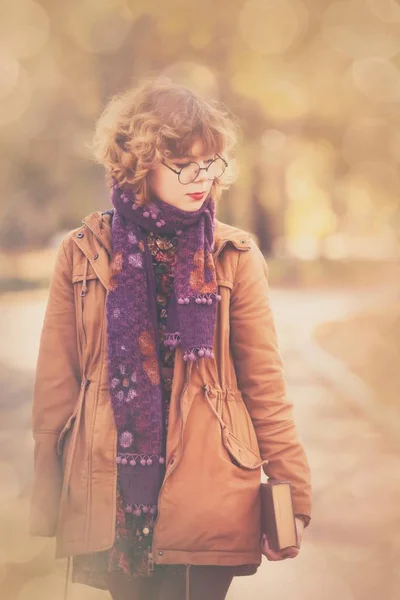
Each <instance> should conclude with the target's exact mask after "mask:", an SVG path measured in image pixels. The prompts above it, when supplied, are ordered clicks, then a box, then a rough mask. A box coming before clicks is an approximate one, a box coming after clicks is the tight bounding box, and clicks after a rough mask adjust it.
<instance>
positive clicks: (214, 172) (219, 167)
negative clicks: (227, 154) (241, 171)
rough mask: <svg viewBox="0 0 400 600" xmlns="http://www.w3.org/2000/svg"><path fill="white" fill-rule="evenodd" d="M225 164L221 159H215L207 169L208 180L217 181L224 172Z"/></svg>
mask: <svg viewBox="0 0 400 600" xmlns="http://www.w3.org/2000/svg"><path fill="white" fill-rule="evenodd" d="M225 168H226V167H225V163H224V161H223V160H222V159H221V158H216V159H215V160H214V162H212V163H211V164H210V166H209V167H208V169H207V173H208V177H209V179H218V177H221V175H222V174H223V172H224V171H225Z"/></svg>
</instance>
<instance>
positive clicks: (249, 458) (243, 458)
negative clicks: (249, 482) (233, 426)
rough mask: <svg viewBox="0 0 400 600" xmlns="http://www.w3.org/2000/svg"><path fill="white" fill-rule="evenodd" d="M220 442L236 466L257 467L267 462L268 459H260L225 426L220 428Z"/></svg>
mask: <svg viewBox="0 0 400 600" xmlns="http://www.w3.org/2000/svg"><path fill="white" fill-rule="evenodd" d="M222 443H223V445H224V447H225V449H226V450H227V451H228V452H229V454H230V456H231V457H232V458H233V459H234V461H235V463H236V464H237V466H239V467H242V468H243V469H250V470H253V469H258V468H260V467H261V466H262V465H264V464H267V463H268V460H266V459H265V460H262V458H261V456H260V455H259V454H256V453H255V452H253V450H251V448H249V447H248V446H246V444H245V443H244V442H242V441H241V440H240V439H239V438H238V437H237V436H236V435H235V434H234V433H232V432H231V431H230V430H229V429H228V427H227V426H225V427H224V428H222Z"/></svg>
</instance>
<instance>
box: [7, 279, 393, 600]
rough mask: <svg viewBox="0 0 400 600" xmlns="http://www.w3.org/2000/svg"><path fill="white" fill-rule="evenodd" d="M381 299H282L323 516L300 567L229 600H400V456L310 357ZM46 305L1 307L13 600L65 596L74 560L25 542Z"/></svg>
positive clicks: (301, 424)
mask: <svg viewBox="0 0 400 600" xmlns="http://www.w3.org/2000/svg"><path fill="white" fill-rule="evenodd" d="M382 293H383V292H377V293H374V294H371V293H364V294H362V295H357V296H355V295H354V294H353V293H349V292H346V291H343V292H336V293H329V294H325V293H321V292H304V291H288V290H274V291H273V292H272V304H273V309H274V314H275V320H276V325H277V330H278V336H279V341H280V347H281V352H282V355H283V359H284V363H285V370H286V378H287V383H288V393H289V395H290V397H291V399H292V400H293V402H294V415H295V419H296V422H297V426H298V431H299V435H300V438H301V440H302V442H303V444H304V446H305V449H306V452H307V456H308V459H309V462H310V467H311V471H312V478H313V503H314V506H313V518H312V523H311V525H310V527H309V528H308V529H307V530H306V531H305V534H304V538H303V545H302V548H301V552H300V554H299V556H298V557H297V558H296V559H294V560H286V561H282V562H276V563H274V562H269V561H267V560H266V559H265V558H264V559H263V564H262V566H261V567H260V569H259V571H258V573H257V574H256V575H254V576H252V577H240V578H236V579H235V580H234V583H233V585H232V587H231V589H230V591H229V594H228V599H227V600H264V599H267V598H268V600H290V599H293V600H398V598H399V597H400V576H399V569H398V565H399V564H400V510H399V501H398V499H399V497H400V456H399V454H398V452H395V451H394V449H393V448H392V447H391V446H390V444H389V442H388V441H387V440H386V438H385V435H384V432H383V431H382V430H380V429H377V428H376V427H375V426H372V425H370V424H369V423H368V422H367V421H366V420H365V419H363V418H362V416H361V415H360V414H356V413H355V412H354V411H353V410H350V409H349V408H348V405H347V403H346V402H345V400H344V399H343V398H342V397H340V396H339V395H338V393H337V390H335V387H334V386H332V385H330V386H327V385H326V380H325V379H324V378H323V377H321V374H320V373H319V372H318V370H317V369H315V367H314V365H313V364H312V363H311V364H310V360H309V358H308V356H307V347H308V346H307V345H308V343H309V340H310V336H311V332H312V330H313V328H314V326H315V325H316V324H318V323H319V322H323V321H325V320H331V319H334V318H336V317H340V316H342V315H343V316H344V315H345V314H346V313H347V312H348V311H351V310H355V309H356V308H357V307H358V306H360V304H364V305H365V304H367V303H368V302H371V301H375V300H376V299H379V296H380V295H381V294H382ZM44 307H45V297H44V296H43V294H37V295H34V296H32V297H30V299H29V302H27V301H25V302H24V303H22V302H15V301H12V302H7V303H5V302H4V300H3V301H2V303H1V309H2V310H1V312H0V330H1V331H2V339H1V340H0V362H1V363H2V366H0V381H1V386H2V392H3V393H2V399H1V401H0V409H1V420H0V457H1V458H0V481H1V486H0V589H1V590H2V594H1V598H2V600H39V599H40V600H58V599H60V600H61V598H62V590H63V583H64V577H63V576H64V568H65V561H56V562H55V561H53V558H52V556H53V551H54V549H53V541H52V540H50V541H49V540H45V539H40V538H33V539H32V538H28V536H27V535H26V530H27V505H28V497H29V482H30V477H31V468H32V467H31V461H32V440H31V434H30V430H29V426H30V425H29V423H30V407H31V397H32V384H33V369H34V367H35V360H36V352H37V346H38V340H39V334H40V329H41V322H42V319H43V312H44ZM10 334H12V336H13V343H12V344H11V343H10V341H9V337H8V336H9V335H10ZM7 340H8V341H7ZM106 598H107V599H108V598H109V596H108V594H107V593H103V592H99V591H97V590H94V589H92V588H88V587H85V586H78V585H75V586H73V587H72V588H71V594H70V600H105V599H106ZM205 600H206V599H205Z"/></svg>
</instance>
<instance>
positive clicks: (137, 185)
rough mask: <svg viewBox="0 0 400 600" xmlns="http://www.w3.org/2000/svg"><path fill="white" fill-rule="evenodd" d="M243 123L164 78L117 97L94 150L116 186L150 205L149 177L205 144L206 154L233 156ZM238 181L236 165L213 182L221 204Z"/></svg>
mask: <svg viewBox="0 0 400 600" xmlns="http://www.w3.org/2000/svg"><path fill="white" fill-rule="evenodd" d="M238 132H239V125H238V120H237V118H236V117H234V116H233V115H232V114H231V113H230V112H229V111H228V109H227V108H226V107H225V106H224V105H223V104H222V103H220V102H218V101H216V100H209V99H207V100H205V99H204V98H202V97H201V96H200V95H198V94H197V93H196V92H194V91H193V90H191V89H189V88H187V87H185V86H183V85H180V84H176V83H173V82H171V80H170V79H168V78H165V77H157V78H156V79H146V80H144V81H142V83H141V84H140V85H139V86H137V87H134V88H131V89H129V90H127V91H125V92H123V93H122V94H118V95H116V96H114V97H113V98H112V99H111V100H110V102H109V104H108V105H107V106H106V108H105V110H104V112H103V113H102V115H101V116H100V118H99V120H98V121H97V125H96V131H95V135H94V139H93V145H92V150H93V152H94V156H95V159H96V161H97V162H98V163H100V164H102V165H103V166H104V167H105V170H106V179H107V183H108V185H109V186H110V187H111V186H112V184H113V183H114V182H115V181H116V182H117V183H118V184H119V185H120V186H122V187H123V186H127V187H130V188H131V189H132V190H133V191H134V192H135V194H136V196H137V199H138V201H139V203H140V204H144V203H146V202H148V201H149V200H150V190H149V185H148V178H147V175H148V173H149V171H150V170H151V169H154V168H155V167H157V166H158V165H159V164H160V163H161V161H162V160H163V159H168V158H169V159H171V158H174V159H175V158H181V157H183V156H185V155H186V154H188V153H190V150H191V148H192V146H193V144H194V143H195V142H196V141H198V140H200V141H201V143H202V148H203V152H204V155H206V154H212V153H218V154H222V155H225V157H228V156H229V157H230V156H231V153H232V151H233V149H234V148H235V146H236V143H237V134H238ZM235 177H236V173H235V169H234V164H231V165H230V167H228V169H227V170H226V171H225V173H224V175H223V176H222V177H221V178H220V179H219V180H215V181H214V182H213V185H212V188H211V196H212V197H213V198H214V199H215V200H216V201H217V200H219V198H220V196H221V192H222V190H223V189H227V188H228V187H229V185H230V184H231V183H232V182H233V181H234V179H235Z"/></svg>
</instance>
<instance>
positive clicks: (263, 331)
mask: <svg viewBox="0 0 400 600" xmlns="http://www.w3.org/2000/svg"><path fill="white" fill-rule="evenodd" d="M230 327H231V331H230V336H231V337H230V343H231V352H232V357H233V360H234V364H235V372H236V376H237V380H238V386H239V389H240V391H241V393H242V396H243V400H244V402H245V404H246V407H247V410H248V411H249V414H250V417H251V420H252V422H253V425H254V428H255V431H256V435H257V440H258V444H259V448H260V453H261V457H262V458H263V459H268V461H269V463H268V464H266V465H264V467H263V468H264V471H265V473H266V475H267V476H268V477H270V478H273V479H282V480H288V481H290V482H291V484H292V496H293V504H294V512H295V513H301V514H305V515H308V516H311V481H310V468H309V464H308V460H307V457H306V454H305V451H304V448H303V446H302V444H301V442H300V439H299V437H298V433H297V430H296V424H295V421H294V418H293V404H292V402H291V401H290V400H289V399H288V396H287V392H286V382H285V378H284V369H283V363H282V358H281V355H280V351H279V348H278V341H277V334H276V329H275V324H274V317H273V314H272V310H271V306H270V294H269V285H268V266H267V263H266V262H265V260H264V257H263V255H262V253H261V251H260V249H259V248H258V246H257V244H256V243H255V242H254V240H252V239H250V250H248V251H245V252H240V253H239V258H238V266H237V271H236V275H235V280H234V283H233V288H232V296H231V305H230Z"/></svg>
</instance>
